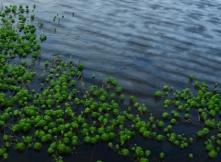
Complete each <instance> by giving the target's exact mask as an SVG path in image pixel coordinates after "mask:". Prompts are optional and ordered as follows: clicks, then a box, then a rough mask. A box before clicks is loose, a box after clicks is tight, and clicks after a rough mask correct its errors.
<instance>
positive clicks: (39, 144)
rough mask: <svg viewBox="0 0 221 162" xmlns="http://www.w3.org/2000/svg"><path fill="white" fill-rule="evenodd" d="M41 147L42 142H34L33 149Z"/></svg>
mask: <svg viewBox="0 0 221 162" xmlns="http://www.w3.org/2000/svg"><path fill="white" fill-rule="evenodd" d="M41 147H42V144H41V143H39V142H35V144H34V149H36V150H40V149H41Z"/></svg>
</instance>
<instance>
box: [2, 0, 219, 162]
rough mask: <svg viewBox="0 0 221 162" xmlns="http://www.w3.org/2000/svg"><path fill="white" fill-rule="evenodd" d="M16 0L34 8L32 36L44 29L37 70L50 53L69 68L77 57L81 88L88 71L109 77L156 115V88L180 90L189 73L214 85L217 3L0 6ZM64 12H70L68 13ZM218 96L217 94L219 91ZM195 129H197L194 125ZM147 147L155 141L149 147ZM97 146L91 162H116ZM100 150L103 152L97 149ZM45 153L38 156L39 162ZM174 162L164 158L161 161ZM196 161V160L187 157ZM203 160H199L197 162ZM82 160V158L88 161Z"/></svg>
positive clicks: (78, 1)
mask: <svg viewBox="0 0 221 162" xmlns="http://www.w3.org/2000/svg"><path fill="white" fill-rule="evenodd" d="M20 3H21V4H28V5H30V6H32V5H33V4H34V3H35V4H36V5H37V7H36V10H35V12H37V13H36V19H35V20H36V21H34V23H35V24H36V25H37V22H38V21H43V22H44V26H43V28H41V30H40V29H39V30H38V33H39V34H42V31H44V33H45V34H46V35H47V37H48V39H47V40H46V41H45V42H43V43H41V45H42V54H41V61H40V62H39V65H38V68H39V70H41V69H42V68H43V67H44V61H45V60H52V58H53V55H54V54H60V55H61V57H62V58H63V59H65V60H68V59H69V56H70V55H72V56H73V58H74V59H75V60H76V62H75V63H76V64H77V62H78V59H80V60H81V62H82V63H83V64H84V65H85V66H84V67H85V68H84V81H85V83H86V84H90V82H91V76H92V74H95V76H96V78H97V79H99V78H100V76H99V75H100V74H102V77H103V78H106V77H108V76H113V77H114V78H116V79H117V81H118V84H119V85H122V86H123V87H124V90H125V91H124V92H125V93H126V95H128V96H129V95H132V94H133V95H135V96H137V100H138V101H139V102H141V103H145V104H146V105H147V107H148V108H149V111H150V112H152V113H153V114H155V115H157V114H159V111H157V110H156V109H160V108H159V105H160V104H159V103H160V102H159V103H156V101H155V99H154V93H155V91H156V90H159V89H162V87H163V86H164V85H169V86H174V89H179V90H180V89H182V88H185V87H188V86H190V83H189V78H188V77H189V75H190V74H194V75H196V76H200V78H201V80H204V81H205V82H206V83H208V85H213V84H214V83H215V82H217V83H221V80H220V76H221V71H220V66H221V57H220V56H221V46H220V43H221V29H220V27H221V20H220V16H221V12H220V9H221V1H218V0H213V1H212V0H204V1H202V0H164V1H159V0H151V1H150V0H149V1H145V0H137V1H132V0H128V1H125V0H124V1H113V0H106V1H103V0H94V1H89V0H65V1H61V0H47V1H45V0H35V1H32V3H30V1H28V0H20V1H15V0H8V1H7V2H3V4H4V5H9V4H17V5H19V4H20ZM72 12H74V13H75V15H74V16H72ZM57 13H58V17H59V18H60V23H58V18H57V19H56V21H55V22H54V21H53V17H54V16H56V14H57ZM62 15H64V18H63V19H62V18H61V17H62ZM54 28H56V33H54ZM218 91H219V92H221V91H220V89H219V90H218ZM125 104H127V103H125ZM161 107H162V106H161ZM195 129H196V130H197V126H196V128H195ZM137 142H140V141H137ZM155 145H156V146H157V145H159V143H158V144H157V142H156V143H155ZM201 146H202V145H201ZM162 147H166V149H168V148H170V149H169V150H171V152H173V148H172V147H170V146H167V144H165V146H162ZM196 147H199V146H196ZM99 148H100V146H97V148H96V150H95V152H94V157H96V158H95V159H93V160H92V161H96V160H98V159H101V160H102V159H103V158H105V157H107V156H109V157H111V158H112V157H115V156H116V161H122V160H123V158H122V157H120V156H117V155H116V154H115V153H114V152H113V151H109V152H104V154H106V153H107V154H108V155H101V153H100V152H99ZM105 148H106V147H105ZM82 149H85V148H82ZM93 149H94V146H91V147H90V148H89V146H88V148H87V147H86V150H89V151H88V155H87V156H82V157H81V156H80V155H81V154H80V153H79V155H71V156H69V157H65V160H67V161H74V160H73V158H77V159H78V157H79V160H76V161H82V160H83V159H82V160H80V159H81V158H86V157H91V151H93ZM102 149H103V147H101V148H100V150H102ZM166 149H165V150H166ZM190 149H193V147H192V148H190ZM199 150H200V149H199ZM176 151H177V150H176ZM42 152H43V151H42ZM102 152H103V150H102ZM201 152H202V151H201ZM29 153H30V152H29ZM9 154H10V152H9ZM15 154H16V153H15ZM85 154H86V153H85ZM171 154H172V153H171ZM26 155H27V156H28V153H26V154H25V155H24V156H25V157H27V156H26ZM30 155H32V154H31V153H30ZM187 155H188V154H187ZM18 156H19V157H20V156H21V155H20V154H18ZM46 156H47V155H46V154H45V159H46ZM206 156H207V155H206ZM206 156H205V155H204V157H206ZM22 157H23V156H22ZM23 158H24V157H23ZM30 158H32V157H29V158H28V159H27V161H30ZM181 158H182V157H181ZM181 158H180V159H181ZM36 159H37V158H36ZM175 159H179V158H178V157H175ZM175 159H174V158H173V156H172V155H171V156H168V159H167V160H168V161H174V160H175ZM180 159H179V160H180ZM202 159H203V158H202V157H200V156H199V158H197V159H195V160H202ZM217 159H218V158H217ZM207 160H208V159H207V157H206V158H205V159H204V161H207ZM8 161H13V158H11V157H10V156H9V159H8ZM46 161H47V160H46ZM83 161H90V158H89V159H85V160H83ZM103 161H106V160H104V159H103ZM107 161H108V160H107ZM111 161H113V159H111ZM126 161H129V159H126ZM153 161H154V159H153ZM184 161H185V160H184Z"/></svg>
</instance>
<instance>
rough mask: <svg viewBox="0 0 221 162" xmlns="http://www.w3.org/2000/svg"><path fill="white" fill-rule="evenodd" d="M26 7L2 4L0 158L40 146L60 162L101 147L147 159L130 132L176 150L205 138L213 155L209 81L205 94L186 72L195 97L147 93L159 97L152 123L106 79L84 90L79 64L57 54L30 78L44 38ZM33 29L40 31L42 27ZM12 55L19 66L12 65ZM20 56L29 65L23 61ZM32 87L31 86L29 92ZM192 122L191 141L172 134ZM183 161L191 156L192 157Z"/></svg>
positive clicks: (215, 103) (216, 126) (216, 121)
mask: <svg viewBox="0 0 221 162" xmlns="http://www.w3.org/2000/svg"><path fill="white" fill-rule="evenodd" d="M30 8H31V7H29V6H28V5H26V6H23V5H19V6H15V5H10V6H5V7H4V10H3V11H2V12H1V13H0V18H1V27H0V48H1V51H0V129H1V131H2V133H1V137H2V139H1V143H0V157H1V158H2V159H7V158H8V156H11V155H10V154H8V149H9V148H14V149H16V150H18V151H21V152H22V151H28V150H27V148H28V149H34V150H41V149H42V148H43V147H46V148H47V152H48V154H49V155H51V157H53V159H54V160H55V161H59V162H61V161H63V160H62V159H63V158H62V157H63V156H64V155H66V154H71V153H74V152H75V150H76V149H77V147H78V146H79V145H81V144H91V145H96V144H97V143H99V142H103V144H104V145H106V146H107V147H108V148H109V149H111V150H113V151H115V152H116V153H117V154H120V155H122V156H124V157H125V158H130V159H133V160H134V161H139V162H147V161H149V159H150V156H151V153H152V152H154V150H149V149H146V148H143V147H141V146H139V145H137V144H136V143H134V142H131V141H132V139H133V138H134V137H135V135H136V134H139V135H141V136H142V137H143V138H144V139H145V140H155V141H158V142H169V143H170V144H171V145H174V146H176V147H177V148H179V149H188V147H189V146H190V145H194V144H197V139H201V140H204V141H205V150H206V151H207V153H208V156H209V158H216V157H217V155H218V153H219V150H220V144H221V129H220V125H221V121H220V115H221V102H220V97H221V96H220V94H218V93H217V90H218V85H217V84H215V85H214V87H213V90H212V91H210V90H209V88H208V85H207V84H206V83H205V82H201V81H199V80H198V79H195V77H194V75H192V74H191V75H190V78H189V79H190V80H192V81H193V82H195V83H194V86H195V91H196V92H197V93H195V92H192V91H191V90H190V88H185V89H183V90H182V91H178V90H174V89H173V87H171V88H169V87H168V86H164V87H163V88H162V90H159V91H157V92H156V93H155V96H156V97H158V98H160V97H161V98H163V99H164V105H162V109H161V112H162V114H161V117H160V118H159V117H155V116H154V115H152V114H151V113H150V112H149V111H150V110H149V109H148V108H147V107H146V105H145V104H143V103H139V102H137V100H136V96H134V95H131V96H130V97H129V98H126V97H125V95H124V93H123V87H122V86H120V85H118V84H117V80H116V79H114V78H113V77H108V78H106V80H105V81H103V82H102V83H101V84H96V85H90V88H88V89H87V88H86V86H85V83H84V82H83V80H82V78H83V69H84V65H83V64H82V63H80V62H79V63H78V64H76V65H75V64H74V62H76V60H73V58H72V57H71V56H70V61H68V62H67V61H64V60H62V58H61V57H60V56H57V57H56V58H54V60H53V61H46V62H45V70H44V71H43V72H42V73H41V74H37V72H36V71H35V68H34V67H35V60H37V59H38V58H39V55H40V54H41V52H42V51H41V46H40V44H39V42H40V41H45V40H47V36H46V35H44V34H42V35H40V36H39V35H36V26H35V25H34V24H32V21H35V14H34V9H35V8H36V5H35V4H34V5H33V8H32V13H29V12H30V11H29V10H30ZM24 13H29V15H30V16H24ZM70 14H71V13H70ZM25 15H26V14H25ZM27 15H28V14H27ZM72 15H74V13H72ZM57 16H58V15H57ZM62 18H65V17H64V16H62ZM55 19H56V16H55V17H54V21H55ZM38 25H40V26H43V22H42V21H40V22H39V24H38ZM16 57H18V58H19V63H13V59H14V58H16ZM26 57H27V58H29V60H31V61H30V62H29V61H25V60H27V59H25V58H26ZM32 85H35V86H34V87H37V89H34V88H31V87H32ZM87 87H88V86H87ZM168 94H172V95H173V97H168ZM153 95H154V94H153ZM124 100H129V101H130V105H129V106H128V108H127V109H125V110H122V108H121V106H122V103H123V102H124ZM134 110H136V111H134ZM193 111H194V112H197V114H198V121H193V120H192V112H193ZM134 112H136V113H134ZM147 113H148V119H145V120H144V119H143V118H142V117H143V115H144V114H147ZM193 122H197V123H198V124H199V125H200V126H199V129H198V131H196V132H195V135H194V136H187V135H185V134H179V133H176V132H175V131H174V129H173V128H174V127H175V126H176V125H177V124H180V123H183V124H184V123H193ZM166 156H167V154H166V153H164V152H160V153H159V156H158V157H156V158H158V159H161V160H162V159H164V158H165V157H166ZM186 158H187V159H192V158H194V152H190V153H189V155H188V156H187V157H186ZM98 160H99V159H98Z"/></svg>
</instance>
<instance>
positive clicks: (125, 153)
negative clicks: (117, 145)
mask: <svg viewBox="0 0 221 162" xmlns="http://www.w3.org/2000/svg"><path fill="white" fill-rule="evenodd" d="M121 154H122V155H123V156H128V155H129V150H128V149H122V150H121Z"/></svg>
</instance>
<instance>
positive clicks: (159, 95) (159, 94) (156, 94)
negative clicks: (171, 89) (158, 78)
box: [155, 91, 163, 97]
mask: <svg viewBox="0 0 221 162" xmlns="http://www.w3.org/2000/svg"><path fill="white" fill-rule="evenodd" d="M162 95H163V92H161V91H156V92H155V96H157V97H161V96H162Z"/></svg>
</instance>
